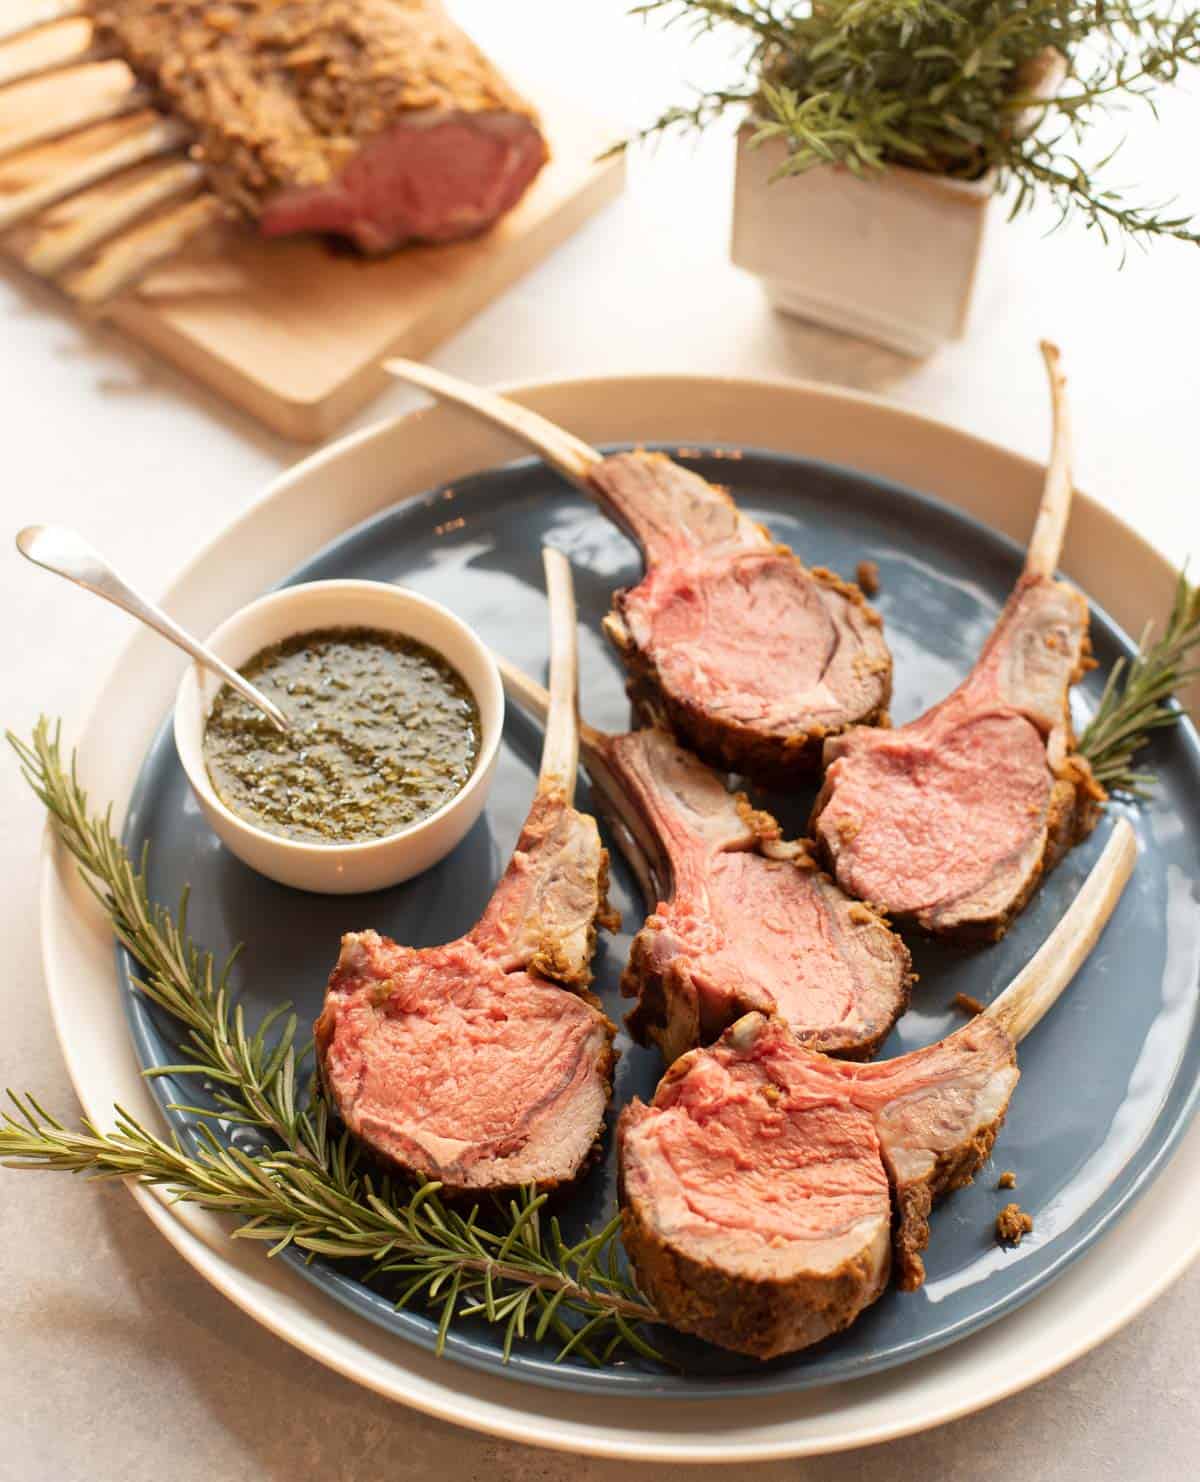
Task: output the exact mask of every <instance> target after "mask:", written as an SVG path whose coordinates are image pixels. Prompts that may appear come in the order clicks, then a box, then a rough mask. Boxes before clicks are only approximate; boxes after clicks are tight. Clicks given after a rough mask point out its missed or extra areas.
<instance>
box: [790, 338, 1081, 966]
mask: <svg viewBox="0 0 1200 1482" xmlns="http://www.w3.org/2000/svg"><path fill="white" fill-rule="evenodd" d="M1042 351H1043V354H1044V356H1045V359H1046V366H1047V369H1048V371H1049V375H1050V386H1051V396H1052V401H1053V408H1054V435H1053V448H1052V452H1051V458H1050V465H1049V469H1048V471H1047V475H1046V485H1045V492H1044V494H1043V497H1042V504H1041V508H1040V510H1039V513H1038V518H1037V524H1036V527H1035V529H1034V533H1033V539H1032V541H1031V543H1030V546H1029V552H1028V556H1027V558H1026V561H1025V570H1024V572H1023V573H1022V575H1021V579H1020V580H1019V581H1018V583H1017V585H1016V588H1015V590H1014V591H1013V593H1012V595H1011V596H1010V597H1009V599H1008V602H1007V604H1006V605H1005V608H1004V611H1003V612H1002V613H1001V615H1000V619H999V621H998V622H997V624H996V626H995V628H994V630H993V631H992V635H991V637H990V638H989V639H988V641H987V643H986V645H985V646H984V649H983V652H982V653H981V654H980V656H979V659H978V661H977V662H976V665H975V667H974V669H973V670H972V671H971V673H970V675H969V676H968V678H967V679H966V680H965V681H964V682H963V683H962V684H961V685H959V687H958V688H957V689H956V690H954V691H953V693H952V694H950V695H949V696H948V697H947V698H946V699H945V700H943V701H942V702H941V703H940V704H939V705H935V706H934V707H933V709H932V710H928V711H926V713H925V714H924V715H922V716H921V717H920V718H919V719H918V720H914V721H911V722H910V723H909V724H908V725H905V726H901V727H900V728H899V729H897V730H894V731H879V730H867V729H859V730H853V731H847V732H846V733H845V734H844V735H841V736H836V737H832V738H831V739H830V740H829V741H827V742H826V744H825V764H826V767H827V769H828V770H827V771H826V774H825V783H824V787H823V789H822V791H821V794H820V796H819V797H818V799H817V802H816V806H815V808H814V811H813V819H812V826H811V827H812V833H813V837H814V838H815V839H816V841H817V844H818V846H819V848H820V851H821V855H822V857H823V859H824V860H825V861H826V863H827V864H828V867H829V869H830V871H831V873H832V874H833V875H834V877H835V879H836V880H837V882H838V884H839V885H840V886H841V887H842V888H843V890H846V891H847V892H848V893H849V894H851V895H853V896H856V897H857V898H858V899H859V900H865V901H870V902H871V903H872V904H873V905H874V906H876V907H878V909H880V910H882V911H886V912H887V913H888V915H889V916H891V917H892V918H893V919H895V920H900V921H911V922H914V923H915V924H916V925H917V926H919V927H921V928H922V929H923V930H925V931H929V932H933V933H936V934H937V935H940V936H946V937H953V938H956V939H958V940H962V941H980V940H983V941H988V940H996V939H998V938H999V937H1001V936H1003V934H1004V932H1005V931H1006V930H1007V929H1008V926H1009V924H1010V923H1011V922H1012V920H1013V918H1014V917H1015V916H1016V915H1017V913H1018V912H1019V911H1020V910H1021V909H1022V908H1023V907H1024V906H1025V904H1026V902H1027V901H1028V900H1029V898H1030V896H1031V895H1032V894H1033V892H1034V891H1035V890H1036V888H1037V885H1038V882H1039V880H1040V879H1041V877H1042V875H1043V874H1044V873H1045V872H1046V871H1047V870H1049V869H1051V868H1052V867H1053V866H1054V865H1055V864H1056V863H1057V862H1058V860H1059V859H1061V858H1062V856H1063V855H1064V854H1065V853H1066V852H1067V850H1068V849H1070V848H1071V847H1072V846H1073V845H1074V844H1076V843H1077V842H1078V841H1079V840H1080V839H1082V838H1084V837H1085V836H1086V835H1087V834H1088V833H1090V832H1091V830H1092V828H1093V827H1094V826H1095V822H1096V819H1097V817H1098V816H1099V807H1100V803H1101V802H1102V801H1103V798H1104V792H1103V790H1102V789H1101V788H1100V786H1099V785H1098V784H1097V783H1096V781H1095V779H1094V778H1093V777H1092V773H1091V769H1090V768H1089V767H1088V764H1087V762H1086V761H1085V760H1084V759H1083V758H1082V757H1081V756H1079V755H1078V754H1077V753H1076V751H1075V749H1074V746H1075V742H1074V735H1073V733H1072V729H1071V712H1070V689H1071V686H1072V684H1074V683H1075V681H1076V680H1078V679H1079V678H1080V677H1081V676H1082V674H1083V673H1084V671H1085V670H1086V669H1087V668H1088V667H1089V662H1090V661H1089V645H1088V609H1087V602H1086V601H1085V599H1084V598H1083V597H1082V596H1081V595H1080V593H1079V592H1077V591H1076V590H1075V589H1074V587H1071V586H1068V585H1067V583H1066V582H1061V581H1055V580H1054V570H1055V567H1056V566H1057V564H1058V558H1059V553H1060V551H1061V549H1062V543H1063V536H1064V533H1065V530H1066V524H1067V516H1068V513H1069V510H1070V504H1071V493H1072V489H1071V470H1070V432H1069V426H1068V420H1067V406H1066V393H1065V385H1064V381H1063V377H1062V374H1061V371H1060V370H1059V357H1058V351H1057V350H1056V349H1055V348H1054V346H1052V345H1048V344H1044V345H1043V346H1042Z"/></svg>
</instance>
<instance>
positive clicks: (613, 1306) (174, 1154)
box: [0, 719, 661, 1364]
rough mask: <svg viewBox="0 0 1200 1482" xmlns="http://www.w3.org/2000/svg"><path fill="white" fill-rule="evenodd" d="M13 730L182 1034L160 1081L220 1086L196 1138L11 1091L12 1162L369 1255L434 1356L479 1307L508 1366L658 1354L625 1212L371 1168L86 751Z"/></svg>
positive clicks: (288, 1037)
mask: <svg viewBox="0 0 1200 1482" xmlns="http://www.w3.org/2000/svg"><path fill="white" fill-rule="evenodd" d="M8 739H9V742H10V743H11V745H12V746H13V748H14V750H15V751H16V753H17V756H18V757H19V759H20V762H21V768H22V772H23V774H24V776H25V778H26V780H27V781H28V782H29V784H30V786H31V787H32V788H33V790H34V792H35V793H36V794H37V795H38V797H39V798H40V799H41V800H42V802H43V803H44V804H45V806H46V808H47V810H48V812H49V814H50V817H51V820H52V822H53V824H54V827H55V830H56V832H57V834H58V836H59V838H60V839H61V840H62V842H63V843H64V844H65V845H66V847H67V848H68V849H69V850H70V852H71V853H72V854H73V855H74V857H75V859H76V860H77V861H78V863H79V866H80V873H81V876H82V878H83V879H84V881H85V882H86V883H87V885H88V886H89V888H90V889H91V891H92V893H93V894H94V895H95V897H96V899H97V900H98V901H99V903H100V906H101V908H102V909H103V910H104V912H105V914H106V915H107V916H108V918H109V920H110V921H111V923H112V926H113V930H114V932H115V934H116V936H117V938H118V940H119V941H120V942H121V943H122V944H123V945H124V946H125V947H126V948H127V949H128V951H129V952H130V953H131V954H132V955H133V957H134V958H135V959H136V960H137V961H138V963H139V964H140V965H141V969H142V972H141V974H140V976H138V977H137V978H135V979H134V982H135V985H136V987H137V988H138V990H139V991H140V992H141V993H143V994H144V995H145V996H146V997H147V998H148V999H150V1000H151V1001H152V1002H153V1003H155V1004H157V1005H159V1006H160V1007H161V1008H163V1009H165V1010H166V1011H167V1012H168V1013H170V1014H171V1015H173V1016H174V1017H175V1018H176V1019H178V1020H179V1021H180V1022H181V1023H182V1024H183V1026H184V1027H185V1030H186V1036H185V1041H184V1044H185V1053H186V1055H187V1056H188V1058H187V1059H186V1060H185V1061H184V1062H183V1063H181V1064H180V1065H177V1066H170V1067H163V1068H161V1069H159V1070H157V1071H155V1072H152V1073H153V1074H159V1075H164V1074H187V1075H198V1076H201V1077H203V1078H204V1080H205V1082H206V1083H207V1084H208V1085H209V1086H211V1087H212V1091H211V1104H210V1105H207V1106H188V1107H181V1108H179V1109H180V1110H183V1111H187V1112H189V1113H191V1114H192V1115H193V1116H194V1117H195V1118H196V1119H197V1120H196V1121H194V1122H193V1123H192V1124H191V1127H190V1132H191V1143H192V1145H191V1146H190V1147H185V1146H184V1144H183V1143H182V1141H181V1140H180V1138H179V1137H177V1136H175V1135H174V1134H172V1135H171V1137H170V1138H169V1139H164V1138H161V1137H157V1136H155V1135H154V1134H153V1133H151V1132H150V1131H148V1130H147V1129H146V1128H145V1127H144V1126H142V1125H141V1124H140V1123H139V1122H137V1121H136V1120H135V1119H134V1118H133V1117H132V1116H130V1115H129V1113H128V1112H126V1111H124V1110H123V1109H122V1108H120V1107H117V1108H116V1109H115V1110H116V1125H115V1127H114V1129H113V1130H112V1131H111V1132H103V1131H100V1130H99V1129H98V1128H97V1127H95V1126H94V1125H93V1124H92V1123H91V1122H89V1121H87V1120H85V1121H84V1122H83V1125H82V1129H81V1130H78V1131H72V1130H70V1129H68V1128H67V1127H65V1126H64V1125H63V1123H61V1122H60V1121H58V1120H57V1119H56V1118H55V1117H53V1116H51V1115H50V1114H49V1113H48V1112H47V1111H45V1110H44V1109H43V1108H42V1107H41V1106H40V1105H39V1103H38V1102H37V1101H36V1100H35V1099H34V1098H33V1097H32V1096H29V1095H26V1096H18V1095H16V1094H14V1093H13V1092H11V1091H10V1092H9V1096H10V1099H11V1101H12V1103H13V1108H14V1110H13V1111H12V1112H10V1113H8V1114H6V1115H5V1116H4V1117H3V1118H2V1119H0V1163H3V1164H4V1165H5V1166H8V1167H12V1168H23V1169H59V1170H64V1171H68V1172H72V1173H84V1174H87V1175H90V1176H92V1177H95V1178H100V1179H110V1178H127V1179H130V1180H132V1181H134V1182H136V1183H143V1184H152V1185H159V1186H162V1187H163V1188H165V1189H166V1190H167V1192H168V1193H169V1194H170V1196H171V1198H172V1199H175V1200H179V1201H182V1202H185V1203H191V1204H196V1205H198V1206H200V1207H201V1208H203V1209H207V1210H211V1211H214V1212H217V1213H221V1214H228V1215H233V1216H236V1217H237V1218H239V1219H240V1221H241V1223H240V1224H238V1225H237V1227H236V1228H235V1229H234V1231H233V1235H234V1237H235V1238H238V1239H244V1240H258V1241H263V1242H268V1243H269V1244H270V1251H269V1252H268V1254H270V1255H276V1254H278V1253H279V1252H280V1251H281V1250H284V1249H286V1248H287V1247H289V1246H294V1247H296V1248H297V1249H300V1250H303V1251H305V1252H307V1253H308V1254H310V1255H319V1256H323V1257H325V1258H327V1259H329V1260H335V1261H341V1260H353V1261H359V1262H367V1263H369V1267H368V1269H369V1270H370V1272H371V1274H372V1276H375V1275H381V1276H382V1275H386V1276H387V1278H388V1280H389V1282H390V1284H391V1290H392V1291H394V1292H395V1301H396V1305H397V1307H403V1306H405V1305H406V1304H407V1303H409V1302H410V1301H413V1300H420V1301H422V1302H423V1303H424V1304H425V1306H426V1307H427V1308H428V1309H430V1310H431V1311H432V1312H433V1313H435V1314H436V1315H437V1317H438V1336H437V1351H438V1352H439V1353H440V1352H441V1351H442V1348H443V1346H444V1344H445V1340H446V1336H447V1334H448V1332H449V1329H450V1326H451V1324H452V1323H453V1322H454V1321H455V1319H456V1318H457V1317H469V1316H480V1317H482V1318H484V1319H485V1320H486V1321H488V1322H489V1323H493V1324H496V1325H499V1326H501V1327H502V1329H503V1335H504V1336H503V1354H504V1357H505V1359H507V1358H508V1356H509V1355H510V1353H511V1351H512V1347H513V1344H514V1342H516V1341H517V1340H519V1339H522V1338H525V1337H527V1336H528V1337H532V1338H533V1339H534V1340H536V1341H540V1340H542V1339H543V1338H546V1337H548V1336H553V1337H554V1338H555V1339H556V1340H557V1341H558V1344H559V1348H558V1357H559V1358H560V1359H562V1358H565V1357H567V1356H568V1355H569V1354H579V1355H580V1356H581V1357H583V1358H585V1359H587V1360H588V1361H589V1362H591V1363H594V1364H601V1363H604V1362H607V1361H608V1360H610V1359H611V1358H612V1357H613V1356H614V1355H615V1354H617V1353H618V1352H621V1351H633V1352H636V1353H640V1354H642V1355H644V1356H646V1357H650V1358H659V1357H660V1355H659V1354H658V1353H657V1352H656V1350H655V1349H654V1347H653V1346H652V1345H651V1344H650V1343H649V1342H648V1341H647V1340H646V1338H645V1337H644V1336H643V1335H642V1334H641V1333H640V1332H639V1331H638V1328H639V1327H640V1326H642V1325H646V1324H653V1323H657V1322H659V1321H661V1319H659V1318H658V1316H657V1314H656V1313H655V1311H654V1309H653V1308H652V1307H651V1306H650V1304H649V1303H648V1302H647V1301H646V1300H645V1298H644V1297H643V1296H642V1295H641V1293H639V1292H638V1291H637V1289H636V1287H635V1286H634V1285H633V1283H632V1282H631V1281H630V1280H629V1278H628V1277H627V1276H626V1275H625V1274H624V1272H623V1270H622V1268H621V1265H620V1260H619V1227H620V1219H619V1216H614V1217H613V1219H612V1220H610V1221H609V1223H607V1224H606V1225H605V1226H604V1227H603V1228H602V1229H600V1230H597V1231H589V1232H588V1233H587V1234H586V1235H585V1236H584V1237H583V1238H582V1239H581V1240H579V1241H577V1242H575V1243H574V1244H569V1243H568V1242H567V1241H566V1240H565V1239H564V1238H563V1235H562V1232H561V1229H560V1227H559V1224H558V1221H557V1219H549V1220H547V1219H546V1218H545V1216H544V1213H543V1207H544V1205H545V1202H546V1195H544V1194H537V1193H535V1192H534V1191H533V1190H526V1191H524V1192H523V1193H522V1194H521V1196H520V1197H519V1198H518V1199H515V1200H513V1201H512V1202H511V1203H510V1204H509V1206H508V1208H507V1209H504V1210H501V1209H496V1210H492V1211H488V1212H487V1215H486V1216H485V1215H484V1214H483V1212H481V1210H480V1207H479V1206H478V1205H476V1206H473V1207H472V1208H471V1209H470V1211H469V1212H467V1213H462V1212H460V1211H459V1210H458V1209H455V1208H451V1207H449V1206H447V1205H446V1204H444V1203H443V1202H442V1200H441V1198H440V1195H439V1189H440V1186H439V1185H438V1184H436V1183H426V1184H424V1185H422V1186H421V1187H420V1188H418V1189H417V1190H416V1191H415V1192H411V1193H408V1192H407V1191H406V1192H405V1193H403V1194H401V1192H400V1191H398V1190H397V1189H395V1188H394V1187H393V1185H392V1184H391V1181H390V1180H388V1179H386V1178H382V1179H375V1178H373V1177H372V1176H371V1175H370V1173H368V1172H365V1171H364V1170H363V1169H362V1168H361V1167H360V1165H359V1161H358V1158H357V1154H356V1151H355V1146H354V1144H353V1142H352V1141H351V1140H350V1139H349V1137H347V1136H345V1135H343V1136H341V1137H337V1136H334V1135H333V1134H332V1132H331V1129H330V1127H329V1120H328V1114H327V1110H326V1107H325V1104H324V1102H323V1101H321V1100H320V1099H319V1097H315V1096H314V1097H311V1098H308V1097H302V1096H300V1095H298V1093H297V1086H298V1083H299V1081H300V1079H301V1077H302V1075H303V1066H304V1063H305V1060H306V1055H305V1053H304V1052H303V1051H301V1052H298V1051H297V1048H296V1043H295V1041H296V1029H297V1020H296V1016H295V1015H294V1014H292V1013H291V1012H290V1009H289V1007H288V1006H287V1005H284V1006H282V1007H280V1008H279V1009H276V1010H275V1011H274V1012H273V1013H271V1014H270V1015H268V1016H267V1018H266V1019H265V1020H264V1022H263V1023H262V1024H260V1025H259V1026H258V1028H257V1029H256V1030H255V1031H254V1032H253V1033H251V1032H250V1030H249V1029H248V1028H247V1026H246V1023H245V1020H244V1016H243V1013H242V1009H241V1006H240V1005H237V1004H236V1003H234V1002H233V998H232V993H231V989H230V985H229V976H230V969H231V967H232V965H233V961H234V957H231V958H230V959H229V960H228V961H227V962H226V963H225V964H224V965H223V966H222V968H221V969H220V970H219V971H218V970H217V969H216V967H215V965H214V960H213V957H212V954H211V953H208V952H205V951H203V950H201V949H200V948H199V947H198V946H197V945H196V944H195V943H194V942H193V941H192V940H191V939H190V938H189V937H188V935H187V919H186V918H187V911H186V899H185V900H184V902H183V903H182V904H181V906H180V909H179V912H178V916H177V917H173V916H172V914H171V912H169V911H168V910H167V909H166V908H165V907H163V906H161V905H158V904H156V903H154V902H152V901H151V900H150V897H149V894H148V890H147V883H146V856H145V854H143V856H142V859H141V860H140V862H139V864H138V865H137V866H135V865H134V864H133V862H132V860H131V859H130V858H129V855H128V853H127V852H126V850H125V849H124V847H123V846H122V845H121V843H120V841H119V840H118V839H117V838H116V836H115V834H114V833H113V830H112V826H111V818H110V814H109V813H107V812H106V813H105V814H103V815H101V816H97V815H94V814H92V813H91V812H90V811H89V807H88V799H87V794H86V792H85V791H84V790H83V788H82V787H81V785H80V783H79V781H78V778H77V775H76V769H75V761H74V758H72V761H71V764H70V766H69V767H66V766H64V764H63V760H62V756H61V749H60V738H59V729H58V727H55V728H53V729H51V727H50V725H49V723H48V722H47V721H46V720H45V719H43V720H41V721H39V722H38V724H37V726H36V727H35V729H34V733H33V737H32V740H31V742H28V743H26V742H23V741H21V740H19V739H18V738H16V737H14V736H13V735H11V734H9V737H8ZM234 956H235V957H236V954H234ZM214 1122H218V1123H226V1124H228V1123H234V1124H237V1125H239V1126H241V1127H246V1128H253V1129H255V1130H256V1131H257V1133H258V1134H259V1138H258V1140H257V1145H256V1146H253V1147H246V1146H233V1145H227V1144H226V1143H224V1142H222V1141H221V1140H220V1138H219V1137H218V1136H217V1132H216V1130H215V1128H214V1126H213V1123H214Z"/></svg>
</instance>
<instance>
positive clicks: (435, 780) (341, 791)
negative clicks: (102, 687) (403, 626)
mask: <svg viewBox="0 0 1200 1482" xmlns="http://www.w3.org/2000/svg"><path fill="white" fill-rule="evenodd" d="M241 673H242V674H243V675H245V677H246V678H247V679H249V680H252V681H253V683H254V684H255V685H257V686H258V688H259V689H260V690H262V691H263V693H264V694H266V695H267V696H269V698H270V699H272V700H274V701H275V703H276V704H277V705H278V706H279V707H280V709H281V710H282V711H283V713H284V714H285V715H286V716H287V718H288V720H289V721H291V723H292V730H291V731H290V732H289V733H288V734H287V735H281V734H280V733H279V732H278V731H277V730H276V729H275V728H274V726H272V724H271V723H270V721H269V720H268V719H267V718H266V716H265V715H262V714H261V713H260V712H259V711H258V710H256V709H255V708H254V706H253V705H250V704H248V703H247V701H245V700H243V699H242V698H241V696H240V695H236V694H234V692H233V691H232V690H231V689H230V688H229V686H228V685H226V686H224V688H223V689H222V690H221V691H220V693H219V694H218V695H217V699H216V703H215V704H214V705H213V709H212V713H211V714H210V716H209V718H208V724H207V726H206V727H205V731H204V760H205V764H206V765H207V767H208V775H209V777H210V779H211V780H212V784H213V787H214V788H215V789H216V791H217V794H218V796H219V797H220V799H221V801H222V802H223V803H224V804H225V806H226V807H227V808H229V809H231V810H232V811H233V812H234V813H237V814H238V815H239V816H240V817H242V818H245V819H246V820H248V821H249V822H250V823H254V824H257V825H258V827H259V828H264V829H267V830H269V831H270V832H271V833H274V834H281V835H282V836H283V837H284V838H287V839H301V840H308V841H311V842H318V843H326V844H353V843H360V842H362V841H364V840H367V839H381V838H385V837H386V836H387V835H388V834H394V833H396V832H397V831H398V830H399V829H402V828H405V827H407V825H409V824H410V823H416V822H417V821H418V820H419V819H422V818H426V817H428V815H429V814H430V813H433V812H434V811H435V810H436V809H438V808H440V807H441V806H442V804H443V803H447V802H449V801H450V799H451V798H452V797H454V796H455V795H456V794H457V793H459V792H461V791H462V789H463V787H464V786H465V785H466V782H467V779H468V778H469V777H470V775H471V772H472V771H473V769H474V766H475V762H476V759H477V757H478V756H479V744H480V722H479V707H478V706H477V705H476V703H475V697H474V696H473V695H472V694H471V691H470V690H469V689H468V688H467V685H466V683H465V682H464V681H463V678H462V676H461V675H460V674H459V673H458V672H457V670H455V669H454V668H453V667H452V666H451V665H450V664H448V663H447V662H446V660H445V659H444V658H442V656H441V655H440V654H437V653H435V652H434V651H433V650H432V649H431V648H427V647H426V646H425V645H424V644H423V643H418V642H416V641H415V640H414V639H411V638H404V637H401V636H400V635H399V634H396V633H385V632H380V631H377V630H375V629H373V628H324V629H320V630H319V631H317V632H313V633H299V634H297V635H296V636H295V637H294V638H287V639H285V640H284V641H283V642H282V643H276V644H272V645H271V647H270V648H264V649H263V650H262V652H261V653H257V654H255V655H254V657H253V658H252V659H251V660H250V662H249V663H248V664H245V665H243V666H242V668H241Z"/></svg>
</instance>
